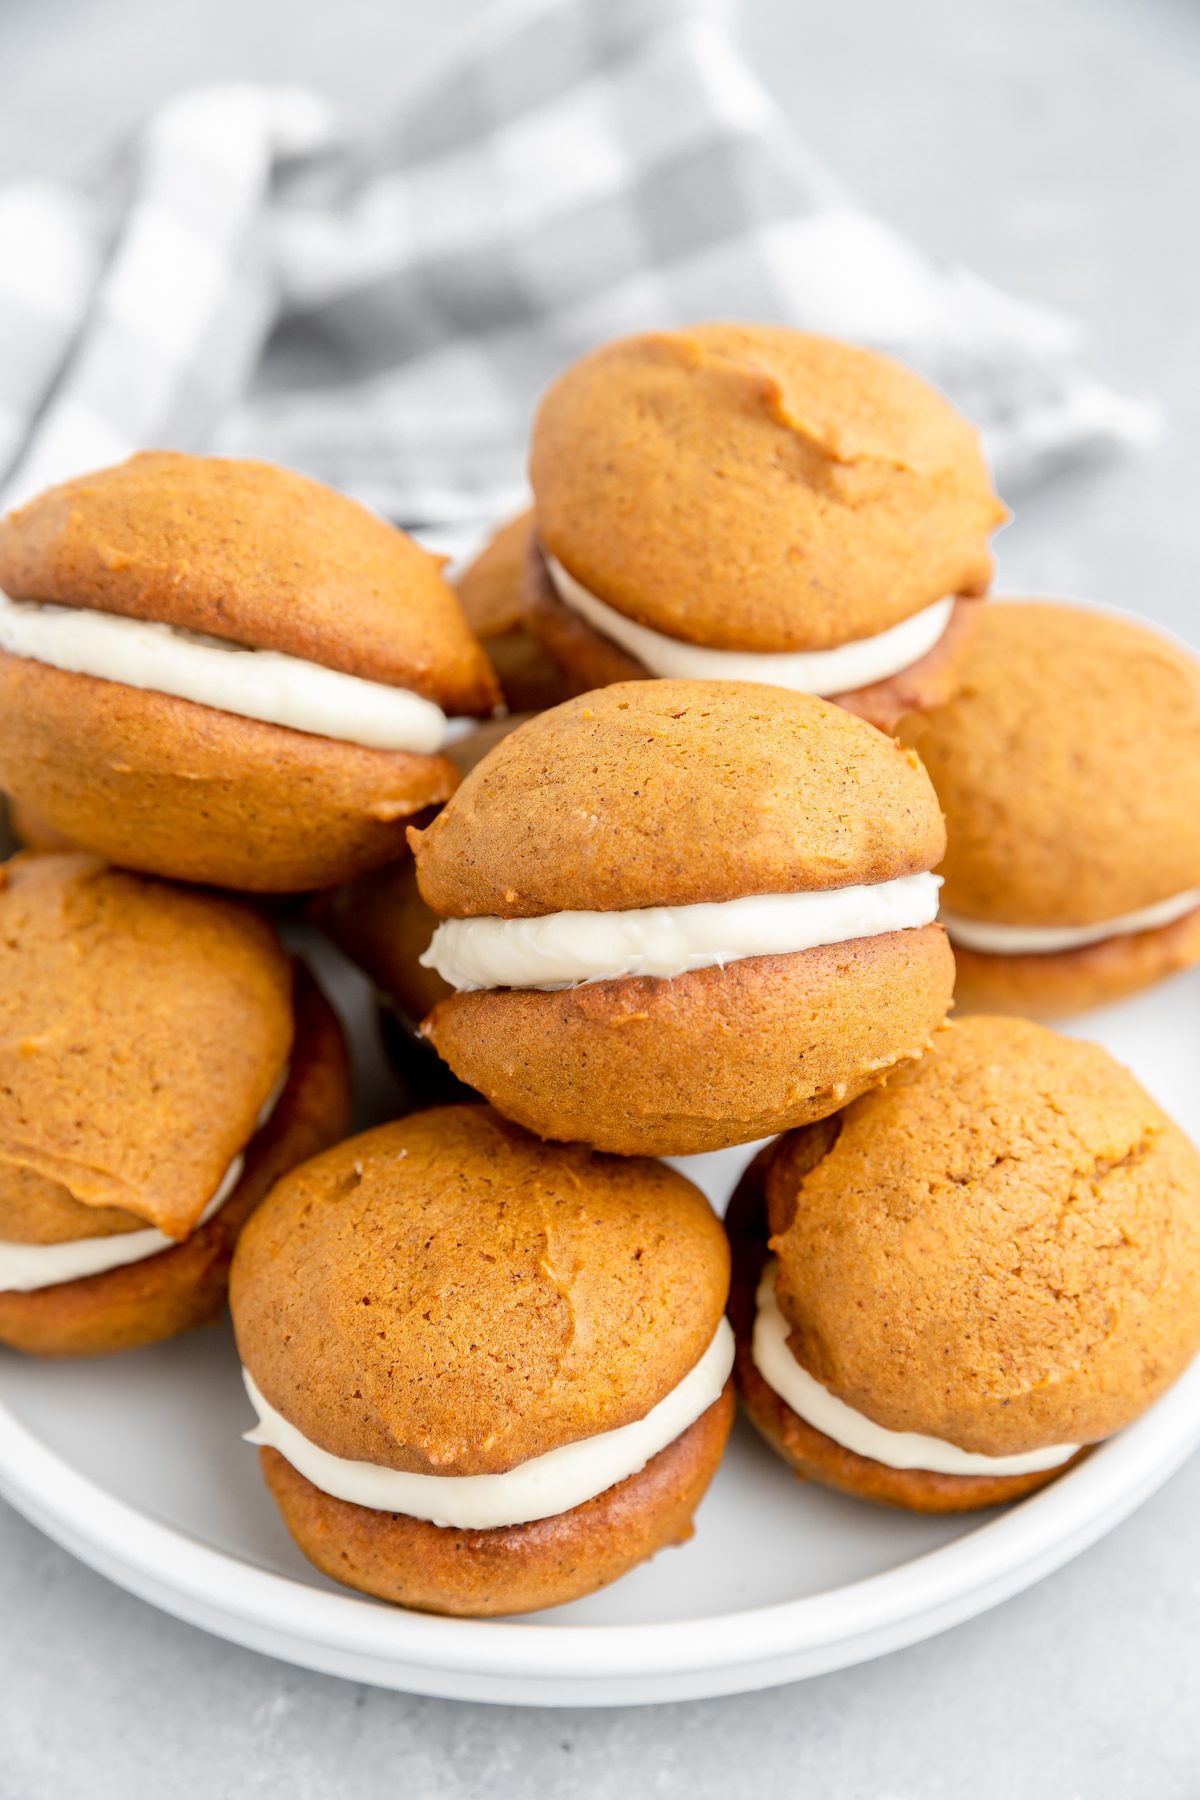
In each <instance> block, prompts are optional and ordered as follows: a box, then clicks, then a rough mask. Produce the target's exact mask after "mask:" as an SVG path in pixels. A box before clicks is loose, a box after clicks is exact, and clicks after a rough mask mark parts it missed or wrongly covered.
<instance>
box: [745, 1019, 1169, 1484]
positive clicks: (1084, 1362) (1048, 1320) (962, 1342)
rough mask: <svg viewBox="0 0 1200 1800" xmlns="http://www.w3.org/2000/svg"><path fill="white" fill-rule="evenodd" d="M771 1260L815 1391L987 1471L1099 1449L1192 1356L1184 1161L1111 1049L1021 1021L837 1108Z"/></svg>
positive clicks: (959, 1031) (973, 1037) (957, 1030)
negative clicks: (987, 1466)
mask: <svg viewBox="0 0 1200 1800" xmlns="http://www.w3.org/2000/svg"><path fill="white" fill-rule="evenodd" d="M771 1245H772V1248H773V1249H775V1250H776V1251H777V1253H778V1256H779V1263H780V1274H779V1281H778V1288H777V1292H778V1295H779V1304H780V1307H781V1309H782V1310H783V1312H784V1314H785V1316H786V1317H787V1318H788V1319H789V1320H790V1321H791V1323H792V1325H793V1327H794V1329H793V1332H792V1336H791V1337H790V1339H789V1344H790V1346H791V1348H792V1350H793V1353H794V1354H795V1355H796V1356H797V1358H798V1360H799V1361H800V1362H801V1363H802V1364H803V1365H804V1367H805V1368H807V1369H808V1370H809V1371H810V1372H811V1373H812V1374H813V1375H815V1376H816V1378H817V1380H818V1381H820V1382H822V1383H823V1384H824V1385H825V1386H826V1387H828V1388H829V1389H830V1391H831V1392H832V1393H834V1394H836V1395H837V1397H838V1398H839V1399H841V1400H844V1401H845V1402H846V1403H847V1405H849V1406H852V1407H854V1408H855V1410H856V1411H858V1412H861V1413H865V1414H866V1416H867V1417H868V1418H870V1419H874V1420H875V1421H876V1423H877V1424H880V1425H884V1426H886V1427H887V1428H888V1429H889V1430H891V1431H918V1432H923V1433H925V1434H927V1435H929V1436H932V1437H941V1438H945V1439H947V1440H948V1441H949V1442H950V1443H953V1444H958V1445H959V1446H960V1447H961V1448H962V1449H964V1450H970V1451H976V1452H979V1453H982V1454H983V1455H986V1456H1009V1455H1017V1454H1020V1453H1022V1452H1025V1451H1028V1450H1033V1449H1037V1448H1039V1447H1041V1446H1042V1445H1046V1444H1063V1443H1079V1444H1088V1443H1093V1442H1095V1441H1096V1440H1097V1439H1099V1438H1104V1437H1108V1436H1109V1435H1110V1434H1111V1433H1112V1432H1114V1431H1117V1430H1119V1429H1120V1427H1121V1426H1123V1425H1126V1424H1128V1423H1129V1421H1130V1420H1131V1419H1134V1418H1136V1417H1137V1416H1138V1414H1139V1413H1141V1412H1142V1411H1144V1409H1145V1408H1146V1407H1147V1406H1148V1405H1149V1404H1150V1402H1151V1401H1152V1400H1154V1399H1156V1398H1157V1396H1158V1395H1159V1394H1160V1393H1161V1392H1162V1391H1163V1389H1164V1388H1166V1387H1167V1386H1168V1385H1169V1384H1170V1383H1171V1382H1172V1381H1173V1380H1174V1379H1175V1377H1176V1376H1177V1375H1178V1374H1179V1373H1180V1371H1181V1370H1182V1369H1183V1368H1184V1366H1185V1365H1186V1364H1187V1362H1188V1361H1189V1360H1190V1358H1191V1356H1192V1354H1193V1353H1194V1351H1195V1349H1196V1347H1197V1344H1198V1343H1200V1155H1197V1152H1196V1150H1195V1149H1194V1148H1193V1146H1192V1145H1191V1144H1190V1143H1189V1142H1188V1140H1187V1139H1186V1138H1185V1137H1184V1135H1183V1133H1182V1132H1181V1131H1180V1130H1179V1128H1178V1126H1176V1125H1174V1124H1173V1123H1172V1122H1171V1121H1170V1120H1169V1119H1168V1118H1167V1117H1166V1115H1165V1114H1164V1113H1163V1112H1161V1111H1160V1110H1159V1108H1158V1107H1157V1106H1156V1105H1155V1104H1154V1102H1153V1101H1152V1100H1151V1099H1150V1098H1149V1096H1148V1095H1147V1094H1146V1093H1144V1091H1143V1090H1142V1089H1141V1088H1140V1087H1139V1086H1138V1084H1137V1082H1135V1081H1134V1079H1133V1077H1132V1076H1131V1075H1129V1074H1128V1073H1127V1071H1126V1070H1124V1069H1122V1068H1121V1067H1120V1066H1119V1065H1118V1064H1116V1063H1115V1062H1113V1060H1112V1059H1111V1057H1109V1056H1108V1054H1107V1052H1105V1051H1103V1050H1101V1049H1100V1048H1099V1047H1098V1046H1097V1045H1094V1044H1085V1043H1080V1042H1077V1041H1075V1040H1073V1039H1069V1038H1060V1037H1058V1036H1056V1035H1055V1034H1054V1033H1053V1032H1050V1031H1047V1030H1045V1029H1044V1028H1043V1027H1042V1026H1040V1025H1034V1024H1030V1023H1028V1022H1027V1021H1025V1020H1019V1019H1009V1018H990V1017H985V1016H975V1017H971V1018H968V1019H965V1020H963V1022H962V1023H961V1024H959V1025H957V1026H954V1027H953V1028H951V1029H950V1030H949V1031H948V1032H947V1033H946V1034H945V1036H944V1037H943V1038H941V1039H940V1040H939V1044H938V1049H937V1052H936V1054H934V1055H931V1056H929V1057H927V1058H925V1059H924V1060H923V1061H922V1062H921V1063H919V1064H918V1065H917V1066H916V1067H915V1068H913V1069H909V1070H905V1071H902V1072H901V1073H900V1074H898V1075H897V1076H896V1077H894V1078H893V1080H892V1081H891V1082H890V1083H889V1084H888V1086H887V1087H886V1088H881V1089H878V1090H876V1092H874V1093H872V1094H869V1095H867V1096H865V1097H864V1098H863V1099H861V1100H858V1101H855V1102H854V1104H853V1105H851V1106H849V1107H847V1109H846V1111H845V1114H844V1115H843V1119H842V1129H841V1132H840V1134H839V1136H838V1138H837V1142H836V1144H835V1145H834V1146H833V1148H832V1150H830V1152H829V1154H828V1155H827V1156H825V1157H824V1158H823V1160H822V1161H820V1162H819V1163H818V1164H817V1166H816V1167H815V1168H814V1169H813V1170H812V1171H811V1173H809V1174H807V1175H806V1176H804V1178H803V1180H802V1182H801V1183H800V1186H799V1191H798V1195H797V1198H796V1211H795V1216H794V1218H793V1220H792V1223H791V1225H790V1226H789V1227H788V1229H787V1230H786V1231H784V1232H783V1233H782V1234H780V1235H777V1236H775V1237H773V1238H772V1239H771ZM864 1295H869V1296H870V1304H869V1305H868V1304H865V1303H864Z"/></svg>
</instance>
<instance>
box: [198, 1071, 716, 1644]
mask: <svg viewBox="0 0 1200 1800" xmlns="http://www.w3.org/2000/svg"><path fill="white" fill-rule="evenodd" d="M728 1285H729V1252H728V1245H727V1243H726V1239H725V1234H724V1231H723V1229H722V1227H721V1224H720V1222H719V1220H718V1219H717V1218H716V1216H715V1214H714V1213H713V1212H712V1210H711V1208H710V1207H709V1205H708V1202H707V1201H706V1200H705V1198H704V1196H703V1195H702V1194H701V1193H700V1192H699V1191H698V1190H697V1189H696V1188H694V1187H693V1186H692V1184H691V1183H690V1182H689V1181H686V1180H684V1178H683V1177H682V1176H681V1175H677V1174H676V1173H675V1172H674V1171H673V1170H671V1169H668V1168H666V1167H664V1166H663V1165H662V1164H661V1163H656V1162H651V1161H647V1160H642V1159H634V1160H629V1159H623V1158H615V1157H604V1156H596V1155H593V1154H591V1153H590V1152H589V1151H587V1150H585V1149H584V1148H583V1147H582V1146H580V1145H572V1146H570V1147H569V1148H563V1147H561V1146H558V1145H546V1144H541V1143H539V1142H538V1140H537V1139H536V1138H533V1137H531V1136H530V1135H529V1134H528V1133H526V1132H524V1131H522V1130H520V1128H519V1127H517V1126H514V1125H511V1124H509V1123H508V1122H507V1121H506V1120H503V1119H500V1118H498V1117H497V1115H496V1114H495V1113H493V1112H492V1111H491V1110H490V1109H489V1108H486V1107H482V1106H458V1107H444V1108H437V1109H435V1110H433V1111H430V1112H424V1113H416V1114H413V1115H411V1116H410V1117H409V1118H407V1119H403V1120H400V1121H399V1122H397V1123H395V1124H391V1125H383V1126H380V1127H379V1128H378V1129H377V1130H375V1131H369V1132H366V1133H365V1134H364V1135H363V1136H361V1137H356V1138H352V1139H350V1140H349V1141H348V1142H346V1143H344V1144H341V1145H339V1146H338V1147H337V1148H336V1149H335V1150H331V1151H329V1152H327V1153H326V1154H325V1155H324V1156H320V1157H317V1158H316V1159H315V1160H314V1161H312V1162H309V1163H307V1164H305V1166H304V1167H303V1168H301V1169H297V1170H295V1171H294V1172H293V1173H292V1174H291V1175H289V1176H288V1177H287V1178H286V1179H285V1180H283V1181H281V1182H280V1183H279V1184H278V1185H277V1186H276V1187H275V1189H274V1191H273V1192H272V1193H271V1195H270V1196H269V1197H268V1199H267V1200H266V1202H265V1203H264V1205H263V1206H262V1207H260V1209H259V1211H258V1212H257V1213H256V1214H255V1216H254V1217H253V1218H252V1219H251V1221H250V1223H249V1225H248V1226H247V1227H246V1230H245V1231H244V1232H243V1234H242V1238H241V1241H240V1243H239V1245H238V1250H237V1254H236V1257H235V1259H234V1268H233V1278H232V1283H231V1287H230V1304H231V1307H232V1311H233V1319H234V1326H235V1329H236V1332H237V1341H238V1348H239V1351H240V1353H241V1357H242V1362H243V1365H244V1369H245V1380H246V1388H247V1392H248V1393H249V1396H250V1399H251V1401H252V1403H253V1405H254V1409H255V1411H256V1412H257V1414H258V1419H259V1424H258V1427H257V1429H256V1430H255V1431H254V1432H253V1433H251V1434H250V1442H251V1443H256V1444H258V1445H260V1446H261V1450H260V1456H261V1461H262V1467H263V1473H264V1475H265V1476H266V1479H267V1483H268V1485H269V1486H270V1489H271V1492H272V1493H273V1495H274V1496H275V1499H276V1501H277V1502H278V1505H279V1507H280V1510H281V1512H282V1514H283V1517H284V1520H285V1522H286V1524H287V1527H288V1530H289V1531H290V1532H291V1534H292V1536H293V1538H294V1539H295V1540H296V1542H297V1543H298V1544H299V1546H300V1548H301V1549H302V1550H303V1551H304V1553H305V1555H306V1556H308V1557H309V1558H310V1559H311V1560H312V1561H313V1562H314V1563H316V1565H317V1567H318V1568H320V1569H321V1570H323V1571H324V1573H325V1574H327V1575H331V1576H332V1577H333V1578H334V1579H335V1580H337V1581H342V1582H345V1583H346V1584H347V1585H348V1586H350V1587H355V1588H359V1589H361V1590H363V1591H364V1592H366V1593H369V1594H375V1595H378V1596H379V1597H380V1598H381V1599H385V1600H392V1601H396V1602H398V1603H399V1604H400V1605H402V1606H410V1607H416V1608H418V1609H420V1610H422V1611H429V1612H440V1613H458V1614H474V1615H486V1614H494V1613H516V1612H529V1611H533V1610H535V1609H537V1608H539V1607H543V1606H554V1605H557V1604H560V1603H561V1602H563V1601H566V1600H575V1599H578V1598H579V1597H580V1596H581V1595H583V1594H588V1593H591V1592H592V1591H593V1590H594V1589H596V1588H599V1587H604V1586H605V1585H606V1584H607V1583H609V1582H611V1581H615V1580H616V1579H617V1577H618V1576H620V1575H623V1574H625V1573H626V1571H627V1570H629V1569H631V1568H633V1567H634V1565H635V1564H637V1563H639V1562H643V1561H645V1559H646V1558H647V1557H649V1556H653V1555H654V1553H655V1552H656V1551H657V1550H660V1549H663V1548H664V1547H665V1546H667V1545H669V1544H676V1543H680V1542H682V1541H683V1540H684V1539H685V1538H687V1537H689V1536H690V1535H691V1532H692V1515H693V1513H694V1512H695V1509H696V1507H697V1505H698V1504H699V1502H700V1500H701V1498H702V1497H703V1495H704V1492H705V1489H706V1488H707V1487H708V1484H709V1482H710V1481H711V1479H712V1476H713V1474H714V1473H715V1471H716V1468H717V1465H718V1463H719V1462H720V1460H721V1454H722V1451H723V1449H724V1445H725V1440H726V1438H727V1436H728V1434H729V1427H730V1423H731V1421H732V1417H733V1391H732V1384H731V1382H730V1380H729V1374H730V1369H731V1367H732V1362H733V1336H732V1332H731V1331H730V1329H729V1325H728V1322H727V1321H726V1320H725V1318H724V1317H723V1309H724V1305H725V1297H726V1294H727V1291H728Z"/></svg>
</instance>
